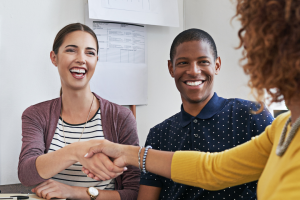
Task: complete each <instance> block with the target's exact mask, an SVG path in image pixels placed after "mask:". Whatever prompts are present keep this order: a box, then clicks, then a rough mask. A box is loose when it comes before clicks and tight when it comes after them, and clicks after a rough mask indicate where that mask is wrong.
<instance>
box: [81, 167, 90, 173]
mask: <svg viewBox="0 0 300 200" xmlns="http://www.w3.org/2000/svg"><path fill="white" fill-rule="evenodd" d="M82 172H83V173H85V174H89V173H90V170H88V169H86V168H85V167H82Z"/></svg>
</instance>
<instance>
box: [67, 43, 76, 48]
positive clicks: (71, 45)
mask: <svg viewBox="0 0 300 200" xmlns="http://www.w3.org/2000/svg"><path fill="white" fill-rule="evenodd" d="M67 47H75V48H77V47H78V46H76V45H73V44H70V45H67V46H66V47H65V48H67Z"/></svg>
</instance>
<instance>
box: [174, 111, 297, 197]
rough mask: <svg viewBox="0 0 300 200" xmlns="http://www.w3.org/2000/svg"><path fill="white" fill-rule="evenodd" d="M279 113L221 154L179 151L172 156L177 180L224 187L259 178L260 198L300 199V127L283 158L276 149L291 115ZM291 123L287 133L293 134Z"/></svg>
mask: <svg viewBox="0 0 300 200" xmlns="http://www.w3.org/2000/svg"><path fill="white" fill-rule="evenodd" d="M290 115H291V113H290V112H287V113H284V114H282V115H280V116H278V117H277V118H276V119H275V120H274V121H273V123H272V124H271V125H270V126H268V127H267V128H266V130H265V131H264V132H263V133H262V134H261V135H259V136H256V137H253V138H252V140H251V141H248V142H246V143H244V144H242V145H239V146H237V147H234V148H232V149H230V150H226V151H223V152H220V153H209V152H208V153H204V152H196V151H177V152H175V154H174V156H173V159H172V166H171V178H172V180H173V181H175V182H178V183H182V184H186V185H192V186H196V187H201V188H204V189H207V190H220V189H223V188H227V187H231V186H235V185H240V184H243V183H247V182H250V181H254V180H259V181H258V185H257V197H258V199H259V200H265V199H268V200H275V199H276V200H277V199H278V200H279V199H280V200H281V199H284V200H293V199H299V200H300V129H299V130H298V131H297V133H296V135H295V137H294V138H293V140H292V142H291V143H290V145H289V147H288V148H287V150H286V152H285V153H284V155H283V156H282V157H279V156H277V155H276V153H275V152H276V148H277V145H278V142H279V138H280V135H281V132H282V129H283V127H284V125H285V123H286V121H287V120H288V118H289V117H290ZM290 128H291V127H290V126H288V130H287V133H289V130H290Z"/></svg>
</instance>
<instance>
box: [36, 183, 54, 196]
mask: <svg viewBox="0 0 300 200" xmlns="http://www.w3.org/2000/svg"><path fill="white" fill-rule="evenodd" d="M49 187H50V186H49V181H45V182H44V183H41V184H40V185H38V186H37V187H36V188H35V194H36V195H37V196H39V197H43V196H42V192H43V190H45V189H47V188H49Z"/></svg>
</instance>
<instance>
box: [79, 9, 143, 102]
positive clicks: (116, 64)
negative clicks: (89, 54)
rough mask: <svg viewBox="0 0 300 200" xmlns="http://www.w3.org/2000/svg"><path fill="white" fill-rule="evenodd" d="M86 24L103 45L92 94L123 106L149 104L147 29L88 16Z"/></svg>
mask: <svg viewBox="0 0 300 200" xmlns="http://www.w3.org/2000/svg"><path fill="white" fill-rule="evenodd" d="M86 15H87V16H88V12H87V13H86ZM85 23H86V25H88V26H89V27H90V28H92V29H93V31H94V32H95V34H96V35H97V39H98V42H99V52H98V58H99V60H98V63H97V67H96V70H95V73H94V76H93V78H92V79H91V82H90V84H91V89H92V91H93V92H95V93H96V94H99V95H100V96H101V97H103V98H105V99H107V100H109V101H111V102H114V103H117V104H120V105H145V104H147V102H148V70H147V56H146V55H147V32H146V27H145V26H143V25H135V24H128V23H118V22H108V21H98V20H93V19H89V18H88V17H86V19H85Z"/></svg>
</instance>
